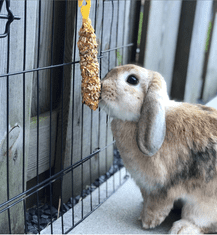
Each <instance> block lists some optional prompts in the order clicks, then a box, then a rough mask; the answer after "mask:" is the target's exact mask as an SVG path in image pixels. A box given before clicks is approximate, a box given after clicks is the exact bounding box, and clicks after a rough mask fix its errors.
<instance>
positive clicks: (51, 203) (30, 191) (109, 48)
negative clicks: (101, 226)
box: [0, 0, 133, 234]
mask: <svg viewBox="0 0 217 235" xmlns="http://www.w3.org/2000/svg"><path fill="white" fill-rule="evenodd" d="M5 2H7V3H8V4H9V5H10V4H11V8H13V3H14V1H5ZM30 2H31V1H28V0H22V1H20V2H19V4H22V5H23V8H22V9H23V12H22V16H21V17H20V19H21V21H19V20H18V21H16V22H19V23H20V24H23V25H21V26H19V27H22V28H23V31H22V40H23V41H22V46H21V47H20V48H18V49H19V50H20V51H21V52H22V56H21V57H22V61H21V68H20V69H16V68H15V69H14V68H13V67H12V66H13V63H12V62H11V61H12V60H13V58H12V53H13V51H11V50H15V49H16V48H14V47H13V45H12V43H13V38H12V36H11V30H15V29H14V28H13V27H11V28H10V30H8V32H7V37H6V40H7V41H4V43H6V44H7V49H6V56H5V57H3V59H6V60H7V64H6V68H5V69H3V70H1V73H0V85H1V81H2V82H3V83H2V84H4V82H5V87H4V89H6V97H3V96H1V97H2V99H5V103H6V106H5V109H6V112H5V116H3V117H1V118H4V119H5V120H6V121H5V123H6V126H5V127H4V129H5V131H6V164H5V166H6V181H5V184H6V185H4V188H5V189H6V200H4V201H0V202H1V204H0V216H1V215H3V216H5V217H7V218H6V220H4V221H0V224H1V223H4V222H5V221H6V222H7V229H6V230H5V231H3V232H4V233H18V232H21V233H22V232H24V233H29V232H32V233H40V231H41V230H42V229H43V226H42V224H41V220H42V217H41V213H42V209H41V208H42V207H44V208H45V204H46V207H47V209H43V210H44V211H45V210H50V215H49V216H48V217H49V218H47V224H46V225H45V226H47V225H48V224H49V233H51V234H53V233H56V230H55V229H56V228H55V229H54V224H55V223H56V222H55V221H57V220H58V218H57V217H59V220H61V223H60V225H59V227H60V228H59V229H60V231H61V232H62V233H68V232H70V231H71V230H72V229H73V228H74V227H75V226H77V225H78V224H79V223H81V222H82V221H83V220H84V219H85V218H86V217H87V216H89V215H90V214H91V213H92V212H93V211H94V210H96V209H97V208H98V207H99V206H100V205H101V204H102V203H103V202H104V201H105V200H106V199H108V198H109V197H110V196H111V195H112V194H113V193H114V192H115V191H116V190H117V188H118V187H119V186H121V185H122V184H123V183H124V176H126V172H125V173H124V175H123V173H122V174H121V171H120V168H121V167H117V165H115V161H113V163H112V164H111V160H110V159H111V156H110V153H111V151H110V149H114V151H116V155H117V150H116V149H115V141H114V139H112V140H111V134H110V132H111V130H110V126H109V125H110V122H111V120H110V118H109V117H108V116H107V115H105V114H103V112H102V110H100V109H99V110H98V111H96V113H94V112H93V111H92V110H91V111H87V109H86V107H85V106H84V105H83V104H82V105H81V104H78V103H77V102H76V95H77V94H78V93H76V90H77V86H78V85H77V84H78V81H80V75H79V76H78V72H77V71H79V58H78V55H79V53H78V50H77V40H78V28H79V27H80V26H81V25H80V24H79V23H80V22H79V20H78V18H79V9H78V4H77V1H70V0H65V1H61V3H58V1H55V0H53V1H49V2H50V3H49V4H50V5H49V7H50V8H49V10H50V12H51V13H50V15H51V16H50V21H49V22H48V21H46V22H45V23H46V24H48V23H49V24H50V26H49V27H50V29H49V30H50V31H49V32H50V35H49V37H50V44H49V48H47V49H46V51H45V52H44V51H43V50H44V48H43V43H44V37H45V34H46V33H47V32H46V31H45V32H44V29H45V28H46V26H44V24H45V23H44V18H43V17H44V15H43V14H44V12H45V11H46V10H47V9H45V8H44V7H45V3H44V2H43V1H41V0H37V1H35V2H37V8H36V10H35V26H36V27H37V30H35V39H34V40H35V45H34V52H35V54H34V60H33V62H34V63H33V64H32V66H29V65H28V59H29V58H30V57H29V54H28V53H29V51H30V49H29V48H30V47H33V44H32V45H30V43H31V42H30V41H29V34H30V33H31V32H30V31H29V30H30V26H29V25H30V22H29V20H30V18H29V12H28V11H29V6H30V5H29V4H30ZM131 2H132V1H130V0H123V1H121V0H110V1H104V0H95V1H94V0H92V3H93V5H92V19H91V20H92V23H93V25H94V29H95V32H96V34H97V35H98V38H99V39H100V45H99V48H98V50H99V53H98V60H99V65H100V77H101V78H102V77H103V76H105V74H106V73H107V72H108V71H109V70H110V69H111V68H112V67H113V66H114V65H120V64H123V63H126V61H127V58H125V59H123V57H124V56H126V57H127V56H128V49H130V48H131V47H132V46H133V42H129V41H128V40H127V39H126V28H125V27H126V25H127V24H126V22H125V19H126V12H127V4H128V3H131ZM73 4H74V5H73ZM105 5H106V6H105ZM46 6H48V5H46ZM59 6H61V8H60V9H59ZM72 6H74V7H75V8H73V9H74V10H73V11H74V15H73V16H71V17H72V18H73V19H74V21H73V20H72V21H73V23H72V26H71V28H70V30H71V32H70V33H71V35H72V38H73V39H72V40H71V42H70V43H71V52H70V53H71V54H70V56H71V57H70V58H71V61H70V60H68V59H67V58H68V57H67V56H68V54H69V52H68V50H69V49H68V44H67V40H69V38H68V36H67V35H68V34H69V27H68V26H67V25H68V24H69V14H70V11H72V9H71V7H72ZM120 6H121V7H120ZM3 7H4V1H1V9H2V8H3ZM105 7H106V9H105ZM107 8H108V9H107ZM128 8H129V4H128ZM13 10H14V9H13ZM122 12H123V13H124V15H122V14H121V13H122ZM108 15H110V16H111V19H110V22H109V20H108V18H107V17H108ZM59 17H61V26H64V28H63V29H62V28H61V29H60V27H58V26H57V24H58V19H59ZM120 17H122V18H124V20H120V21H119V19H120ZM17 18H19V17H17ZM32 20H33V19H32ZM70 20H71V19H70ZM108 22H109V24H108ZM0 23H1V21H0ZM121 23H122V25H121ZM13 24H14V23H13V22H12V25H13ZM99 25H101V27H99ZM105 25H106V26H105ZM0 26H1V25H0ZM105 27H106V28H105ZM19 29H20V28H19ZM120 29H121V30H120ZM58 30H62V31H61V32H62V35H61V36H60V35H59V34H60V33H59V31H58ZM128 30H129V28H128ZM107 31H108V32H109V34H108V33H107V34H106V35H105V32H107ZM49 32H48V33H49ZM58 35H59V38H58V39H57V37H58ZM108 35H109V39H108V40H107V45H105V44H106V42H105V39H106V37H107V36H108ZM120 35H122V38H121V39H119V37H120ZM13 36H14V34H13ZM0 40H3V39H0ZM4 40H5V39H4ZM18 40H19V38H18ZM58 40H59V41H58ZM120 41H121V43H120ZM0 42H1V41H0ZM59 42H61V45H60V44H58V43H59ZM57 44H58V45H59V47H58V48H59V51H62V52H61V53H62V54H60V56H59V57H58V59H56V54H57V53H58V51H57V52H56V50H57ZM0 48H1V44H0ZM43 53H44V54H43ZM27 55H28V57H27ZM43 56H46V58H48V61H49V62H48V63H47V62H44V63H43ZM118 56H119V57H121V59H120V58H118ZM114 61H115V62H114ZM69 68H70V71H71V72H70V78H69V77H67V76H68V69H69ZM44 72H47V76H48V77H49V85H48V87H47V89H48V90H49V102H48V104H49V105H48V110H47V111H48V114H49V115H48V117H49V118H47V119H46V121H47V122H48V125H47V132H48V138H49V141H48V145H47V146H46V148H47V149H48V151H47V159H49V160H48V166H49V167H48V169H47V170H46V172H45V173H44V174H45V176H43V174H42V170H41V149H42V148H43V146H42V139H43V137H42V134H41V133H42V129H43V128H45V127H44V126H43V124H42V114H43V113H42V112H41V109H42V107H41V106H42V103H43V101H42V100H41V94H42V93H41V89H42V88H41V87H42V85H41V83H42V79H41V78H42V77H43V76H44V74H45V73H44ZM57 75H61V76H60V78H59V80H58V81H59V83H58V84H56V81H57V80H55V76H57ZM21 76H22V79H21V81H22V85H21V86H20V87H18V89H22V96H21V104H22V105H21V106H20V108H21V110H22V112H21V113H22V115H21V116H22V117H21V118H22V119H21V120H22V122H21V123H19V121H17V123H18V124H17V125H20V126H22V141H21V146H22V147H21V149H22V150H21V153H22V172H21V176H18V181H19V177H21V182H22V183H21V184H22V189H21V191H19V190H17V191H16V192H17V193H16V194H15V195H14V194H13V193H11V192H12V191H11V187H14V185H13V186H12V185H11V181H10V180H11V178H12V176H11V174H13V173H12V169H11V167H10V166H11V165H10V161H11V160H10V156H11V152H10V149H11V146H10V143H11V140H10V138H11V135H10V133H11V130H12V129H13V127H12V128H11V127H10V125H12V124H13V123H12V122H13V121H12V118H11V116H12V115H11V113H12V111H11V108H10V105H11V102H13V103H14V101H13V100H12V95H11V91H10V89H11V86H12V83H11V81H12V80H13V79H17V78H18V77H19V78H20V77H21ZM30 76H31V78H32V81H33V83H32V84H33V85H34V84H36V86H32V87H31V86H30V88H32V90H33V91H35V92H36V101H34V100H33V101H34V102H36V113H35V114H34V115H33V114H32V112H33V111H32V110H31V104H30V105H29V106H27V103H28V104H29V103H30V101H29V100H31V98H30V97H29V94H28V93H26V92H27V90H28V89H29V87H28V88H27V82H28V79H30ZM69 80H70V82H71V83H70V87H71V93H70V97H71V101H72V103H71V104H69V108H68V110H67V111H66V110H65V103H64V100H65V91H66V89H67V86H68V81H69ZM56 86H57V88H58V89H57V88H56ZM56 89H57V90H58V92H57V93H55V90H56ZM56 95H57V96H58V97H59V100H58V104H56V103H55V100H56V99H57V98H56ZM17 105H18V104H17ZM78 105H79V108H78ZM29 107H30V110H29ZM1 108H2V107H0V109H1ZM54 110H57V113H58V119H57V126H54V125H53V122H54V120H55V114H54ZM79 110H80V112H81V116H80V117H81V119H80V124H79V128H80V132H79V133H80V134H79V135H78V136H75V128H77V127H76V126H75V122H76V121H77V119H76V118H77V113H78V112H79ZM86 114H88V115H89V116H87V115H86ZM66 115H69V116H70V118H69V119H68V123H67V124H66V123H65V122H64V120H65V116H66ZM33 116H35V117H36V119H35V123H36V127H35V132H36V139H35V143H34V146H33V148H34V151H35V152H36V155H35V158H36V169H35V171H36V174H35V177H33V178H32V179H31V180H29V181H28V171H27V168H28V167H29V163H28V161H27V160H28V157H29V155H30V153H31V152H32V151H33V149H29V146H28V145H27V142H28V141H29V140H28V139H30V138H31V136H30V135H31V131H30V127H31V125H33V124H31V123H33V122H31V120H33ZM13 118H14V117H13ZM15 118H16V115H15ZM43 120H45V118H44V119H43ZM87 122H88V123H89V127H88V128H89V129H88V130H86V126H85V125H86V123H87ZM103 125H104V127H105V128H104V129H103V128H102V126H103ZM67 126H70V130H69V131H68V132H69V133H70V137H71V138H69V139H70V141H69V143H70V146H72V147H70V151H69V152H70V154H69V155H70V157H69V162H68V163H67V164H66V161H65V159H66V156H65V150H66V146H65V144H66V143H65V142H66V138H65V136H66V133H65V132H66V130H65V129H66V128H67ZM56 129H57V131H56ZM0 130H2V129H0ZM87 132H89V133H87ZM95 132H96V135H97V138H96V140H95V137H94V133H95ZM54 133H57V134H56V135H58V136H59V139H58V137H56V139H55V146H56V145H58V146H61V147H60V152H59V154H58V151H57V150H56V149H57V147H55V153H56V156H55V161H56V160H57V158H59V159H60V161H59V162H60V166H59V168H58V167H56V166H55V165H53V157H52V156H53V154H52V152H53V151H54V150H53V148H54V147H53V145H52V141H53V138H54ZM67 135H69V134H67ZM86 136H88V141H89V146H88V151H89V154H87V151H86V149H85V144H86V140H85V138H86ZM104 136H105V138H104ZM1 138H2V137H1V135H0V147H2V146H1V144H2V142H1V141H2V139H1ZM77 138H79V142H80V150H79V151H80V156H79V157H80V159H79V160H75V153H74V152H75V144H74V143H75V142H76V141H77ZM84 140H85V141H84ZM67 141H68V140H67ZM94 142H97V148H94V147H93V146H94ZM102 142H103V143H102ZM67 147H68V146H67ZM16 154H18V155H19V153H16ZM102 156H105V157H102ZM76 159H77V158H76ZM102 166H103V170H102ZM56 169H58V170H56ZM87 169H88V180H85V179H84V175H85V171H86V170H87ZM93 169H95V170H93ZM78 170H79V175H80V176H79V175H78V174H77V173H78ZM94 172H96V173H94ZM117 172H119V173H117ZM117 174H118V180H117ZM96 176H97V177H96ZM66 177H69V178H70V182H71V185H70V186H69V189H70V190H69V191H70V195H71V196H70V198H69V199H70V200H71V201H72V206H71V208H69V209H70V210H68V211H70V214H71V224H70V226H65V224H66V223H65V218H66V217H64V216H63V215H64V213H65V214H66V213H68V212H67V210H66V209H65V208H66V206H67V205H66V202H65V199H64V198H65V195H64V194H65V189H64V187H65V186H64V185H65V179H66ZM100 177H101V178H100ZM109 177H111V178H110V179H111V180H112V184H111V183H110V181H108V180H109ZM112 177H113V178H112ZM125 178H126V177H125ZM102 179H104V180H102ZM34 180H35V181H34ZM30 181H31V182H34V183H33V184H30V183H29V182H30ZM75 181H79V182H80V183H79V185H80V187H79V190H80V193H79V195H78V192H77V191H78V190H77V189H75V187H74V182H75ZM58 182H59V190H60V191H59V192H58V193H59V198H57V195H58V193H57V192H56V190H55V189H56V188H55V187H58V186H56V185H57V183H58ZM87 182H88V183H87ZM94 182H97V183H98V186H96V187H95V186H94V185H93V183H94ZM103 184H105V193H104V191H102V185H103ZM28 185H30V186H28ZM93 186H94V187H95V188H93ZM111 188H112V189H111ZM84 189H85V190H86V191H84ZM44 190H45V191H46V195H44V196H43V197H42V196H41V194H42V192H44ZM88 190H89V194H86V192H87V191H88ZM33 196H34V197H33ZM76 197H79V200H76ZM32 198H33V199H32ZM86 199H87V200H88V209H87V208H86V207H87V200H86ZM32 200H33V203H32V202H31V203H30V201H32ZM46 200H47V201H46ZM42 201H43V203H42ZM96 201H97V203H96ZM56 202H57V203H56ZM20 204H21V205H22V209H21V210H20V211H21V212H22V215H21V217H22V218H23V219H21V223H23V224H22V225H21V227H23V229H24V230H23V231H20V230H19V231H18V230H16V228H14V224H13V222H12V220H13V214H14V211H12V209H13V208H15V207H16V206H17V205H20ZM30 204H31V206H30ZM32 204H34V205H32ZM75 207H76V209H75ZM32 208H35V211H34V213H33V214H34V215H30V212H29V211H30V210H31V209H32ZM53 208H57V209H56V210H57V213H56V214H54V213H52V210H53ZM77 208H80V212H79V213H80V218H79V219H78V218H77V219H76V218H75V217H76V216H77V214H76V213H77V211H78V209H77ZM27 215H29V216H30V217H31V220H32V221H33V220H35V222H36V223H34V226H31V224H30V220H29V218H28V216H27ZM44 217H45V216H44ZM77 217H78V216H77ZM45 226H44V227H45ZM30 227H31V229H32V230H31V231H30ZM32 227H33V228H32ZM1 232H2V231H1Z"/></svg>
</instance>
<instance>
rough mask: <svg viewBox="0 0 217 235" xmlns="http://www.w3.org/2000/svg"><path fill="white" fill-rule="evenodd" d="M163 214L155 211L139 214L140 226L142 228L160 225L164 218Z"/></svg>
mask: <svg viewBox="0 0 217 235" xmlns="http://www.w3.org/2000/svg"><path fill="white" fill-rule="evenodd" d="M165 217H166V216H165V215H162V214H160V213H159V214H157V213H151V212H150V213H146V214H145V215H142V214H141V216H140V218H141V220H142V227H143V228H144V229H150V228H155V227H156V226H158V225H160V224H161V223H162V222H163V221H164V219H165Z"/></svg>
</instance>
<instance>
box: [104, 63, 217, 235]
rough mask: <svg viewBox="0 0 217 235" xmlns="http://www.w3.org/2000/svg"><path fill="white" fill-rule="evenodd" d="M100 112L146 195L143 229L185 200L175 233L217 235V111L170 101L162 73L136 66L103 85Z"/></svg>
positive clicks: (119, 70)
mask: <svg viewBox="0 0 217 235" xmlns="http://www.w3.org/2000/svg"><path fill="white" fill-rule="evenodd" d="M100 107H101V108H102V109H104V110H105V111H106V112H107V113H108V115H110V116H111V117H113V120H112V123H111V127H112V132H113V135H114V138H115V140H116V144H117V147H118V149H119V151H120V154H121V157H122V159H123V161H124V164H125V166H126V168H127V169H128V171H129V172H130V174H131V176H132V178H133V179H134V180H135V181H136V184H137V185H138V186H139V188H140V190H141V193H142V196H143V199H144V207H143V210H142V212H141V220H142V226H143V228H145V229H149V228H154V227H156V226H157V225H159V224H161V223H162V222H163V221H164V219H165V218H166V216H167V215H168V214H169V212H170V211H171V209H172V208H173V204H174V202H175V201H176V200H178V199H182V200H183V201H184V206H183V208H182V218H181V220H178V221H177V222H175V223H174V224H173V226H172V228H171V231H170V232H171V233H175V234H179V233H210V232H217V159H216V158H217V110H215V109H214V108H210V107H207V106H203V105H199V104H198V105H193V104H189V103H182V102H175V101H171V100H170V99H169V97H168V95H167V89H166V83H165V81H164V79H163V77H162V76H161V75H160V74H159V73H157V72H153V71H149V70H147V69H145V68H142V67H139V66H136V65H131V64H129V65H124V66H118V67H116V68H114V69H112V70H111V71H110V72H109V73H108V74H107V75H106V76H105V78H104V79H103V80H102V93H101V101H100Z"/></svg>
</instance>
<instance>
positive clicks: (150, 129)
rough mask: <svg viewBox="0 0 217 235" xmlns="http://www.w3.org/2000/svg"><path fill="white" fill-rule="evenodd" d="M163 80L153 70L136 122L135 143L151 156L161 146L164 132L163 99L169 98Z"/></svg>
mask: <svg viewBox="0 0 217 235" xmlns="http://www.w3.org/2000/svg"><path fill="white" fill-rule="evenodd" d="M165 87H166V86H165V82H164V80H163V78H162V77H161V75H160V74H158V73H156V72H154V73H153V79H152V81H151V82H150V85H149V87H148V91H147V95H146V97H145V99H144V103H143V106H142V110H141V115H140V119H139V122H138V133H137V144H138V147H139V149H140V150H141V151H142V152H143V153H144V154H145V155H148V156H153V155H154V154H155V153H156V152H157V151H158V150H159V149H160V147H161V145H162V144H163V141H164V137H165V134H166V120H165V106H164V104H163V103H164V101H165V99H169V98H168V95H167V92H166V89H165Z"/></svg>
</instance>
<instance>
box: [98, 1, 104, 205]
mask: <svg viewBox="0 0 217 235" xmlns="http://www.w3.org/2000/svg"><path fill="white" fill-rule="evenodd" d="M103 23H104V0H103V5H102V32H101V45H100V56H102V45H103V25H104V24H103ZM101 77H102V58H100V78H101ZM100 113H101V110H100V108H99V124H98V146H99V148H100V119H101V114H100ZM99 177H100V154H99V155H98V178H99ZM98 203H99V204H100V187H98Z"/></svg>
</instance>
